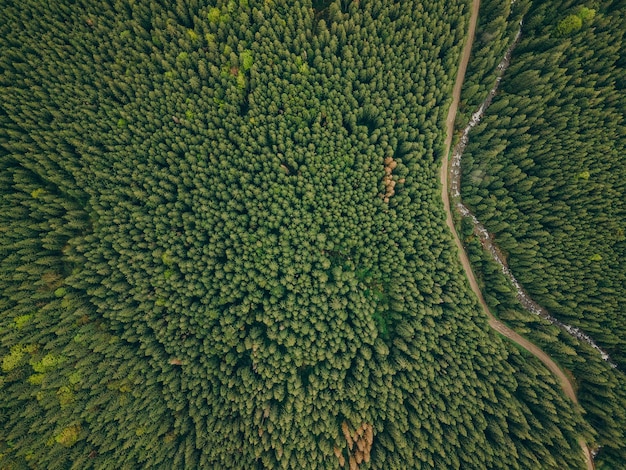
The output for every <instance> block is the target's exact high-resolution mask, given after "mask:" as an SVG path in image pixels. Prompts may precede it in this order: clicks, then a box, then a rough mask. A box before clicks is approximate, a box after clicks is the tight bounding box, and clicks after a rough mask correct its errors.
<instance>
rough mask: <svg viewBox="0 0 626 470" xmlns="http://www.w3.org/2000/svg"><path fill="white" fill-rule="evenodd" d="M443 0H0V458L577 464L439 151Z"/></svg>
mask: <svg viewBox="0 0 626 470" xmlns="http://www.w3.org/2000/svg"><path fill="white" fill-rule="evenodd" d="M468 6H469V3H468V2H467V1H453V2H449V1H446V2H425V3H422V2H417V1H403V2H393V1H390V0H385V1H380V0H377V1H366V0H361V1H360V2H354V1H353V2H345V1H341V2H339V1H337V2H333V3H328V6H326V4H325V3H324V2H321V3H320V2H316V7H317V10H316V9H315V8H313V5H312V4H311V3H310V2H306V1H297V2H292V1H289V2H287V1H285V2H281V1H273V2H270V1H265V0H263V1H258V2H257V1H252V0H239V1H234V0H230V1H225V2H218V3H215V2H202V1H195V0H189V1H186V2H183V1H180V2H149V1H145V2H132V1H128V2H127V1H123V0H117V1H114V0H112V1H110V2H101V3H95V4H94V3H93V2H70V1H67V2H62V1H59V2H50V3H48V4H45V3H43V2H39V1H35V0H32V1H19V2H17V1H15V2H14V1H9V0H7V1H5V2H4V5H3V11H2V15H3V19H4V21H3V22H2V23H1V24H0V50H2V55H1V56H0V103H1V104H0V127H1V129H2V133H1V134H0V170H1V171H0V188H2V193H1V195H0V259H1V261H0V263H1V264H0V269H1V275H0V311H1V314H0V333H1V334H0V366H1V369H0V392H1V393H0V422H2V423H3V426H2V427H1V428H0V465H2V467H3V468H7V469H22V468H49V469H63V468H117V469H135V468H174V469H183V468H217V467H222V468H227V469H240V468H250V469H252V468H294V469H309V468H310V469H336V468H351V469H352V468H361V469H369V468H388V469H404V468H450V469H453V468H463V469H467V468H477V469H478V468H480V469H482V468H502V469H527V468H540V467H541V468H554V469H562V468H572V469H574V468H584V462H583V459H582V453H581V452H580V448H579V446H578V443H577V439H578V437H579V436H583V437H584V438H585V439H587V440H589V441H591V440H593V439H594V435H593V434H594V432H593V430H592V429H591V428H590V427H589V426H588V425H587V424H586V423H585V422H584V421H583V419H582V417H581V411H580V410H579V409H577V408H575V407H573V406H572V405H571V403H569V402H568V401H567V399H566V398H565V397H564V396H563V395H562V394H561V393H560V391H559V390H558V387H557V386H556V385H555V383H554V380H553V378H552V377H551V376H550V375H549V373H548V372H547V371H546V370H545V369H544V368H543V367H542V366H541V365H540V364H538V363H537V362H536V360H534V359H533V358H532V357H525V356H524V354H523V353H520V352H518V351H517V350H516V349H515V348H512V347H511V345H507V344H505V343H504V342H503V341H501V340H500V339H499V338H498V337H497V336H496V335H495V334H494V333H493V332H492V331H490V330H489V328H488V326H487V321H486V318H484V316H483V314H482V312H481V311H480V309H479V308H478V305H477V303H476V301H475V299H474V298H473V296H472V294H471V292H470V290H469V287H468V285H467V281H466V279H465V278H464V276H463V273H462V271H461V269H460V266H459V263H458V260H457V257H456V253H455V252H454V249H453V243H452V240H451V237H450V234H449V233H448V231H447V228H446V226H445V222H444V221H445V217H444V211H443V209H442V204H441V199H440V187H439V180H438V167H439V165H440V162H441V157H442V155H441V154H442V148H443V140H444V138H443V129H444V120H445V115H446V111H447V107H448V106H449V103H450V92H451V89H452V82H453V79H454V76H455V73H456V67H457V62H458V56H459V52H460V50H461V46H462V41H463V37H464V34H465V29H466V26H467V17H468Z"/></svg>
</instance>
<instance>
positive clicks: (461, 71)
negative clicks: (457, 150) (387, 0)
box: [441, 0, 595, 470]
mask: <svg viewBox="0 0 626 470" xmlns="http://www.w3.org/2000/svg"><path fill="white" fill-rule="evenodd" d="M479 9H480V0H473V1H472V12H471V16H470V24H469V28H468V30H467V36H466V39H465V45H464V46H463V52H462V54H461V61H460V63H459V68H458V72H457V76H456V81H455V83H454V88H453V89H452V104H451V105H450V109H449V110H448V116H447V118H446V140H445V151H444V155H443V159H442V160H443V162H442V165H441V198H442V199H443V206H444V209H445V211H446V224H447V225H448V228H449V229H450V232H452V237H453V238H454V243H455V244H456V246H457V248H458V252H459V258H460V260H461V264H462V265H463V269H464V270H465V274H466V275H467V279H468V280H469V283H470V286H471V288H472V290H473V291H474V293H475V294H476V297H477V298H478V301H479V303H480V305H481V306H482V308H483V311H484V312H485V314H486V315H487V318H488V319H489V326H490V327H491V328H493V329H494V330H496V331H497V332H498V333H500V334H501V335H503V336H506V337H507V338H509V339H510V340H511V341H513V342H515V343H517V344H519V345H520V346H521V347H523V348H524V349H526V350H527V351H528V352H530V353H531V354H533V355H534V356H535V357H536V358H537V359H539V360H540V361H541V362H543V363H544V364H545V366H546V367H547V368H548V369H549V370H550V371H551V372H552V373H553V374H554V375H555V376H556V377H557V379H558V380H559V383H560V385H561V388H562V389H563V392H564V393H565V395H567V396H568V397H569V398H570V400H572V402H574V403H576V404H577V403H578V398H577V397H576V393H575V392H574V387H573V386H572V383H571V382H570V380H569V379H568V378H567V376H566V375H565V374H564V373H563V371H562V370H561V369H560V368H559V366H558V365H557V364H556V362H554V361H553V360H552V358H550V356H548V355H547V354H546V353H545V352H544V351H543V350H541V349H540V348H539V347H537V346H536V345H535V344H533V343H531V342H530V341H528V340H527V339H526V338H524V337H522V336H521V335H519V334H518V333H516V332H515V331H513V330H512V329H511V328H509V327H508V326H506V325H505V324H504V323H502V322H501V321H499V320H497V319H496V318H495V317H494V316H493V314H492V313H491V311H490V310H489V307H488V306H487V302H485V298H484V297H483V294H482V292H481V290H480V288H479V287H478V283H477V282H476V277H475V276H474V271H473V270H472V267H471V266H470V262H469V259H468V257H467V253H466V252H465V249H464V248H463V244H462V243H461V240H460V239H459V235H458V234H457V232H456V228H455V227H454V222H453V220H452V211H451V209H450V197H449V188H448V172H449V168H448V156H449V155H450V148H451V147H452V138H453V136H454V122H455V120H456V113H457V110H458V107H459V101H460V99H461V88H462V87H463V81H464V79H465V72H466V70H467V64H468V62H469V58H470V54H471V51H472V43H473V42H474V36H475V33H476V24H477V23H478V11H479ZM578 443H579V444H580V447H581V448H582V450H583V452H584V454H585V461H586V463H587V469H588V470H594V468H595V466H594V464H593V459H592V457H591V452H590V450H589V447H588V446H587V443H586V442H585V441H584V440H583V439H582V438H580V439H579V440H578Z"/></svg>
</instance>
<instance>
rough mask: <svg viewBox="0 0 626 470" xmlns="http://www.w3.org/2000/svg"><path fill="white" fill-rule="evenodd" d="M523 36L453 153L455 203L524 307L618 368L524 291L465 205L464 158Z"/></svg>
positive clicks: (509, 51) (585, 337) (579, 332)
mask: <svg viewBox="0 0 626 470" xmlns="http://www.w3.org/2000/svg"><path fill="white" fill-rule="evenodd" d="M521 35H522V21H520V28H519V31H518V32H517V34H516V35H515V38H514V40H513V42H512V43H511V45H510V46H509V48H508V49H507V51H506V53H505V54H504V57H503V58H502V61H500V63H499V64H498V67H497V70H498V72H499V73H498V77H497V78H496V81H495V83H494V85H493V87H492V88H491V90H490V91H489V94H488V95H487V98H485V100H484V101H483V102H482V104H481V105H480V106H479V107H478V109H477V110H476V112H474V114H472V117H471V119H470V121H469V123H468V124H467V126H466V127H465V129H463V133H462V134H461V138H460V139H459V142H458V143H457V145H456V146H455V147H454V151H453V152H452V160H451V165H450V166H451V170H450V192H451V195H452V198H453V199H454V201H455V205H456V208H457V210H458V211H459V213H460V214H461V215H462V216H463V217H467V218H469V219H470V220H471V221H472V223H473V226H474V233H475V234H476V235H477V236H478V237H479V238H480V240H481V244H482V245H483V247H484V248H485V249H487V250H488V251H489V252H490V253H491V256H492V257H493V259H494V260H495V261H496V262H497V263H498V265H500V268H501V270H502V273H503V274H504V275H505V276H506V277H507V278H508V279H509V280H510V281H511V283H512V284H513V286H514V287H515V290H516V296H517V300H518V301H519V302H520V303H521V304H522V305H523V306H524V308H525V309H526V310H528V311H529V312H531V313H534V314H535V315H539V316H540V317H542V318H544V319H546V320H548V321H549V322H550V323H552V324H553V325H555V326H558V327H559V328H561V329H563V330H565V331H567V332H568V333H569V334H570V335H571V336H573V337H575V338H577V339H578V340H580V341H584V342H585V343H587V344H589V345H590V346H591V347H592V348H593V349H595V350H596V351H597V352H598V353H599V354H600V356H601V357H602V359H603V360H605V361H606V362H608V363H609V364H610V365H611V367H613V368H616V367H617V364H615V363H614V362H613V361H612V360H611V357H610V356H609V354H608V353H607V352H606V351H604V350H603V349H602V348H600V346H598V345H597V344H596V342H595V341H594V340H593V339H592V338H591V337H590V336H589V335H588V334H586V333H585V332H583V331H582V330H580V329H579V328H576V327H574V326H571V325H567V324H565V323H563V322H561V321H560V320H558V319H556V318H555V317H553V316H552V315H550V313H549V312H548V311H547V310H546V309H545V308H543V307H542V306H540V305H539V304H538V303H537V302H535V301H534V300H533V299H532V298H531V297H530V296H529V295H528V293H527V292H526V291H525V290H524V288H523V286H522V285H521V284H520V283H519V281H518V280H517V279H516V278H515V276H514V275H513V273H512V272H511V270H510V269H509V267H508V266H507V264H506V261H505V260H504V257H503V256H502V254H501V253H500V251H499V250H498V249H497V247H496V246H495V244H494V241H493V238H492V237H491V235H490V234H489V232H488V231H487V229H486V228H485V226H484V225H483V224H482V223H481V222H480V221H479V220H478V219H477V218H476V216H475V215H474V214H472V212H471V211H470V210H469V209H468V208H467V206H465V204H463V202H461V158H462V156H463V152H464V151H465V148H466V147H467V144H468V142H469V133H470V131H471V130H472V129H473V128H474V127H476V125H477V124H478V123H479V122H480V120H481V119H482V117H483V115H484V114H485V111H486V110H487V108H488V107H489V105H490V104H491V101H492V100H493V98H494V96H495V94H496V92H497V90H498V87H499V86H500V82H501V81H502V75H503V74H504V72H505V71H506V69H507V68H508V66H509V63H510V61H511V54H512V53H513V49H515V46H517V43H518V42H519V40H520V37H521Z"/></svg>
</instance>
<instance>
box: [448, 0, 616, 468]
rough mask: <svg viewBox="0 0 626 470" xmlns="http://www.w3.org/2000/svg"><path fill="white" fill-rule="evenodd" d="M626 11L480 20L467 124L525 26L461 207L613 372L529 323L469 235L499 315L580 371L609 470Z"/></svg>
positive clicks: (560, 7) (572, 8)
mask: <svg viewBox="0 0 626 470" xmlns="http://www.w3.org/2000/svg"><path fill="white" fill-rule="evenodd" d="M493 3H499V2H493ZM486 4H487V2H483V6H486ZM625 7H626V4H624V2H623V1H605V2H589V3H581V2H571V1H565V2H533V4H532V5H530V4H528V3H527V4H524V3H523V2H521V3H520V2H517V3H516V4H515V5H514V7H512V8H511V11H510V12H507V11H506V10H507V8H502V9H501V10H500V11H501V12H502V13H503V14H504V15H500V16H498V15H487V16H485V17H483V21H484V23H483V24H481V25H480V27H479V31H483V32H486V31H488V32H489V35H490V38H493V41H488V40H484V39H485V38H484V36H481V34H480V33H479V34H478V35H477V39H478V40H477V42H476V44H475V47H474V52H473V57H474V58H473V59H472V61H471V62H470V66H469V72H468V74H467V80H466V82H465V88H464V91H463V105H464V108H463V110H464V112H463V115H464V116H465V119H467V116H468V115H469V114H470V113H471V112H473V111H474V110H475V109H476V108H477V107H478V105H479V104H480V102H481V101H482V100H483V99H485V97H486V94H487V90H489V88H490V87H491V86H492V85H493V83H494V79H495V74H496V71H495V68H494V67H493V64H497V62H498V61H499V60H500V58H501V57H502V54H503V50H504V48H506V41H503V40H501V38H506V37H507V36H508V37H509V38H510V36H511V34H513V33H514V31H515V30H516V29H517V27H518V24H519V19H520V18H521V17H522V16H524V15H525V17H524V22H523V24H524V26H523V28H522V36H521V41H520V42H519V44H518V45H517V47H516V48H515V50H514V53H513V58H512V60H511V65H510V67H509V68H508V69H507V71H506V73H505V75H504V77H503V80H502V82H501V84H500V87H499V90H498V92H497V94H496V95H495V97H494V99H493V102H492V104H491V106H490V107H489V108H488V109H487V112H486V114H485V117H484V119H483V120H482V122H481V123H480V124H479V125H478V126H477V127H476V128H475V129H474V130H472V132H471V135H470V143H469V145H468V147H467V149H466V150H465V153H464V156H463V181H462V199H463V201H464V202H465V204H466V205H467V206H468V207H469V208H470V209H471V210H472V212H473V213H474V214H475V215H476V216H477V217H478V219H479V220H480V221H481V222H482V223H483V224H484V225H485V227H486V228H487V230H489V232H491V233H492V234H493V236H494V239H495V242H496V243H497V245H498V247H499V248H500V250H501V251H502V252H503V253H504V255H505V256H506V258H507V262H508V265H509V267H510V268H511V270H512V271H513V273H514V274H515V276H516V277H517V279H518V280H519V281H520V282H521V283H522V284H523V286H524V287H525V289H526V290H527V291H528V292H529V294H530V295H531V296H532V298H533V299H534V300H536V301H537V302H539V304H541V305H542V306H544V307H545V308H547V310H548V311H549V312H550V314H551V315H554V316H555V317H557V318H558V319H559V320H561V321H563V322H565V323H567V324H569V325H572V326H575V327H578V328H580V329H581V330H582V331H584V332H586V333H587V334H589V335H591V336H592V337H593V339H594V340H595V341H596V342H597V343H598V344H599V345H600V346H601V347H602V348H604V349H605V350H606V351H607V352H608V353H609V354H610V356H611V359H612V360H613V361H614V362H616V363H617V366H618V368H617V369H612V368H611V367H609V365H608V364H606V362H603V361H602V360H600V358H599V357H598V354H597V352H596V351H593V350H591V348H589V346H588V345H586V344H581V343H579V342H578V341H576V340H575V339H573V338H572V337H571V336H569V335H568V334H567V332H565V331H562V330H561V331H559V329H558V328H555V327H550V326H549V325H547V324H546V323H545V322H543V321H541V319H539V318H529V317H528V315H523V314H520V313H519V312H520V311H523V309H522V307H521V306H520V305H519V304H517V303H516V301H515V299H514V295H513V293H512V290H513V289H512V286H511V285H510V283H508V282H507V281H506V280H505V279H503V278H502V276H501V274H500V273H499V271H500V269H499V267H498V266H497V265H494V264H493V263H490V262H487V261H485V260H484V259H483V260H481V257H482V255H480V253H479V251H478V250H476V248H478V247H477V246H476V241H475V240H472V235H471V230H468V228H469V227H467V226H466V227H465V230H464V233H465V235H466V237H467V238H466V240H467V242H468V246H469V247H470V249H471V250H472V253H473V261H475V262H476V263H475V266H477V267H479V269H478V271H479V272H480V273H482V275H483V277H484V280H485V283H484V284H485V287H486V288H487V291H488V295H487V296H486V297H487V298H488V300H489V301H490V304H491V306H492V308H493V309H494V311H496V312H497V313H498V315H499V316H500V317H501V318H502V319H504V320H506V321H508V322H510V323H511V324H512V325H514V326H515V328H516V330H517V331H524V332H527V333H528V334H529V335H530V337H531V338H532V340H533V341H534V342H536V343H537V344H540V345H541V346H542V348H544V349H545V350H546V351H549V352H550V354H551V355H553V357H555V358H557V359H558V360H559V362H560V363H561V365H562V366H564V367H566V368H567V369H569V370H571V371H573V373H574V375H575V377H576V379H577V381H578V383H579V387H580V388H579V399H580V400H581V404H582V406H583V408H585V410H586V411H587V418H588V421H589V422H590V423H591V424H593V425H594V427H595V428H596V429H597V431H598V436H599V439H600V444H602V445H603V446H604V447H603V448H602V450H601V451H600V454H599V455H598V461H599V466H600V467H601V468H622V467H624V466H625V465H626V448H625V445H624V443H625V442H626V436H625V435H624V432H625V430H626V415H625V413H624V410H625V409H626V376H624V373H623V370H624V366H625V365H626V356H625V353H626V349H625V348H626V330H625V328H626V322H624V319H623V313H624V311H625V309H626V264H624V263H625V261H624V260H625V259H626V258H625V255H626V252H625V249H626V238H625V237H624V229H625V228H626V207H625V205H624V194H626V186H625V182H624V181H625V177H626V164H625V160H624V158H623V155H624V151H625V147H626V119H625V117H624V113H625V112H626V93H625V86H626V67H625V66H626V62H625V61H624V57H625V55H624V41H625V38H624V34H625V33H626V22H625V21H626V17H625V16H624V11H626V10H625ZM493 11H498V10H497V9H496V8H494V9H493ZM489 66H492V68H491V70H492V71H491V72H486V71H488V70H490V69H489ZM460 124H461V125H464V123H463V122H460ZM466 224H467V222H466ZM472 246H474V248H472ZM603 462H604V464H605V465H606V466H605V467H602V463H603Z"/></svg>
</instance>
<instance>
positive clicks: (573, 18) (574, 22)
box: [556, 15, 583, 36]
mask: <svg viewBox="0 0 626 470" xmlns="http://www.w3.org/2000/svg"><path fill="white" fill-rule="evenodd" d="M582 27H583V20H582V18H581V17H580V16H578V15H568V16H566V17H565V18H563V19H562V20H561V21H560V22H559V25H558V26H557V28H556V30H557V32H558V33H559V34H560V35H561V36H569V35H570V34H572V33H575V32H577V31H578V30H580V28H582Z"/></svg>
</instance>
